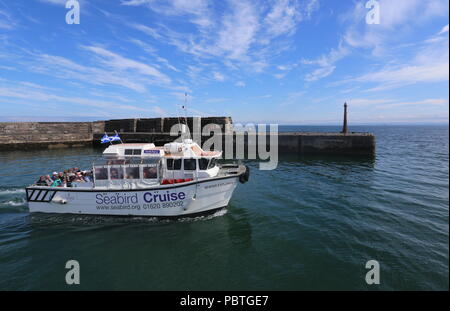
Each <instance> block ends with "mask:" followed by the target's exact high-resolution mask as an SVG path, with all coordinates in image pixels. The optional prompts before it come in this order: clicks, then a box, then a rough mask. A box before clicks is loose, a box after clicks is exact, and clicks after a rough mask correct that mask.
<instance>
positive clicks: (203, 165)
mask: <svg viewBox="0 0 450 311" xmlns="http://www.w3.org/2000/svg"><path fill="white" fill-rule="evenodd" d="M208 163H209V160H208V159H205V158H201V159H198V167H199V169H200V170H202V171H204V170H206V169H208Z"/></svg>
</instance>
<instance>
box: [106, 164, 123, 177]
mask: <svg viewBox="0 0 450 311" xmlns="http://www.w3.org/2000/svg"><path fill="white" fill-rule="evenodd" d="M109 179H111V180H117V179H123V169H122V168H121V167H110V168H109Z"/></svg>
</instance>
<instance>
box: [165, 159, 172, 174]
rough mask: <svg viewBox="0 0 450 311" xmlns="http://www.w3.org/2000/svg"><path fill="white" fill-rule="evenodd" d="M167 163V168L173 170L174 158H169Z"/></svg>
mask: <svg viewBox="0 0 450 311" xmlns="http://www.w3.org/2000/svg"><path fill="white" fill-rule="evenodd" d="M166 163H167V169H168V170H169V171H171V170H173V159H167V160H166Z"/></svg>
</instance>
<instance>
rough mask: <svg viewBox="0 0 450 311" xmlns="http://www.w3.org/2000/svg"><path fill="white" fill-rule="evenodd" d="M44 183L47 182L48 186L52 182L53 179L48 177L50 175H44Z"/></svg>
mask: <svg viewBox="0 0 450 311" xmlns="http://www.w3.org/2000/svg"><path fill="white" fill-rule="evenodd" d="M45 183H46V184H47V186H48V187H50V186H51V185H52V184H53V180H52V178H51V177H50V175H47V176H45Z"/></svg>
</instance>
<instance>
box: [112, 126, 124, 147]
mask: <svg viewBox="0 0 450 311" xmlns="http://www.w3.org/2000/svg"><path fill="white" fill-rule="evenodd" d="M114 133H116V135H117V137H119V140H120V143H121V144H122V145H123V141H122V138H120V136H119V133H117V131H116V130H114Z"/></svg>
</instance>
